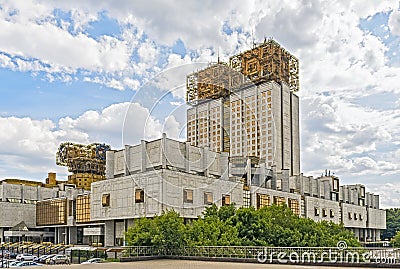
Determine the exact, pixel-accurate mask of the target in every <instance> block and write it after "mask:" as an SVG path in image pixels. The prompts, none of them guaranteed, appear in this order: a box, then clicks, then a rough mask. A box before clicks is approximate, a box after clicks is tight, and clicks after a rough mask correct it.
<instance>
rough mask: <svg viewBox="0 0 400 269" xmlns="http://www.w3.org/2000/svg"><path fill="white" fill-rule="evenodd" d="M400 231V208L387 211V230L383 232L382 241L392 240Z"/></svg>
mask: <svg viewBox="0 0 400 269" xmlns="http://www.w3.org/2000/svg"><path fill="white" fill-rule="evenodd" d="M398 231H400V208H390V209H386V230H384V231H383V232H382V235H381V238H382V240H386V239H387V240H390V239H391V238H393V237H394V236H395V235H396V234H397V232H398Z"/></svg>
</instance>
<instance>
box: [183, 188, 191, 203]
mask: <svg viewBox="0 0 400 269" xmlns="http://www.w3.org/2000/svg"><path fill="white" fill-rule="evenodd" d="M183 202H185V203H193V190H188V189H184V190H183Z"/></svg>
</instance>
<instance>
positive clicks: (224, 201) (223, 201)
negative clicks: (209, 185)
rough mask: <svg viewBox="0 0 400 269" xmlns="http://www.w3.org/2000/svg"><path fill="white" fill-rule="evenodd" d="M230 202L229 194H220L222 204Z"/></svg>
mask: <svg viewBox="0 0 400 269" xmlns="http://www.w3.org/2000/svg"><path fill="white" fill-rule="evenodd" d="M230 204H231V196H230V195H223V196H222V206H224V205H230Z"/></svg>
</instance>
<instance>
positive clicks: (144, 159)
mask: <svg viewBox="0 0 400 269" xmlns="http://www.w3.org/2000/svg"><path fill="white" fill-rule="evenodd" d="M140 150H141V152H142V154H141V155H142V163H141V167H140V171H141V172H146V163H147V153H146V141H145V140H141V141H140Z"/></svg>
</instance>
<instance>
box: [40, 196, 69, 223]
mask: <svg viewBox="0 0 400 269" xmlns="http://www.w3.org/2000/svg"><path fill="white" fill-rule="evenodd" d="M36 224H37V225H38V226H40V225H58V224H67V199H52V200H45V201H41V202H38V203H37V204H36Z"/></svg>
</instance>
